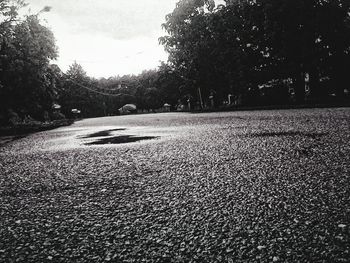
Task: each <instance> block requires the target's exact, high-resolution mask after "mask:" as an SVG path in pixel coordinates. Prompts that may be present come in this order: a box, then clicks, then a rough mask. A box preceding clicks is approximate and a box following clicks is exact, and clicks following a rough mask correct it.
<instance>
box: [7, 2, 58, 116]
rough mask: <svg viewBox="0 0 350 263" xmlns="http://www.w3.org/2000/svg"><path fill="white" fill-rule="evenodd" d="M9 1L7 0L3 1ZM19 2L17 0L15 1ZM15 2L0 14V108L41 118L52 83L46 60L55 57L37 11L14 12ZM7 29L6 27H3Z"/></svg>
mask: <svg viewBox="0 0 350 263" xmlns="http://www.w3.org/2000/svg"><path fill="white" fill-rule="evenodd" d="M5 2H7V3H8V2H9V1H5ZM16 2H17V3H22V2H21V1H16ZM18 8H19V6H13V7H12V8H10V9H9V10H10V11H8V12H9V15H8V16H6V14H8V12H5V13H4V14H3V15H4V16H5V17H7V18H5V20H4V21H3V23H2V24H1V25H2V26H4V27H5V28H6V29H5V31H2V36H3V37H2V42H1V51H0V53H1V54H0V55H1V65H0V68H1V75H0V83H1V85H2V88H1V93H2V95H3V96H2V98H3V101H2V110H1V111H2V112H4V111H6V109H13V110H15V111H16V112H18V113H20V115H23V116H24V115H31V116H32V117H35V118H37V119H43V114H44V112H45V111H49V110H51V106H52V102H53V99H54V97H53V94H54V93H55V92H54V88H55V86H54V85H53V83H52V82H50V81H48V79H50V78H51V76H50V74H51V73H52V72H51V69H50V61H51V60H53V59H55V58H56V57H57V48H56V45H55V39H54V36H53V33H52V32H51V31H50V30H49V29H48V28H46V27H45V26H43V25H41V24H40V20H39V17H38V15H29V16H26V17H25V19H24V20H20V19H18V18H17V16H16V12H17V9H18ZM6 30H7V31H6Z"/></svg>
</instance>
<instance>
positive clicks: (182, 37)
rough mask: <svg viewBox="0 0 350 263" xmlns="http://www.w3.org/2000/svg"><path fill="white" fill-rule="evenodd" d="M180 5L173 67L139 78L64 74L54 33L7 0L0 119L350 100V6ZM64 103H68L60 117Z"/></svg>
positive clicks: (173, 29) (174, 22)
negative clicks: (21, 14) (127, 107)
mask: <svg viewBox="0 0 350 263" xmlns="http://www.w3.org/2000/svg"><path fill="white" fill-rule="evenodd" d="M225 2H226V3H225V4H222V5H216V4H215V2H214V0H180V1H179V2H178V3H177V5H176V7H175V9H174V11H173V12H172V13H170V14H168V15H167V16H166V18H165V19H166V20H165V23H164V24H163V25H162V26H163V28H164V29H165V31H166V32H167V35H166V36H163V37H161V38H160V39H159V40H160V43H161V44H163V45H164V47H165V50H166V51H167V52H168V53H169V59H168V61H167V63H162V64H161V65H160V66H159V68H158V69H157V70H148V71H144V72H142V73H141V74H139V75H138V76H134V75H127V76H121V77H119V76H118V77H111V78H108V79H105V78H102V79H94V78H91V77H89V76H87V74H86V72H85V71H84V70H83V68H82V67H81V66H80V65H79V64H77V63H74V64H72V65H71V67H70V69H69V70H68V71H67V72H66V73H63V72H61V70H60V69H59V68H58V66H56V65H54V64H51V62H52V61H53V60H54V59H55V58H56V57H57V56H58V53H57V48H56V46H55V39H54V35H53V33H52V32H51V31H50V30H49V29H48V28H46V27H45V26H43V25H42V24H41V22H40V19H39V16H40V13H41V12H47V11H50V8H49V7H45V8H44V9H43V10H42V11H41V12H39V13H38V14H35V15H28V16H25V17H23V18H20V17H19V15H18V10H19V9H20V8H22V7H23V6H24V5H25V4H24V2H23V1H22V0H0V120H1V123H2V124H6V123H9V121H10V122H11V121H12V122H14V121H18V120H24V119H26V118H29V116H30V117H32V118H35V119H37V120H41V121H45V120H50V119H56V118H63V117H64V116H63V115H62V113H63V114H64V115H65V116H66V117H73V116H74V114H73V113H72V109H77V110H79V111H80V112H81V116H82V117H91V116H106V115H114V114H118V109H119V108H120V107H122V106H123V105H124V104H127V103H133V104H136V105H137V107H138V109H140V110H146V111H150V110H154V109H158V108H161V107H162V106H163V105H164V104H165V103H169V104H171V105H172V106H173V108H174V107H175V106H176V105H185V106H191V108H192V109H193V108H195V107H196V108H205V107H214V106H217V107H218V106H223V105H226V106H227V105H228V104H229V103H231V104H234V105H270V104H291V103H305V102H311V103H319V102H330V101H331V99H332V100H333V102H334V101H335V100H336V101H341V100H345V99H347V100H348V99H349V95H348V94H349V88H348V81H347V71H348V69H349V68H350V2H349V1H348V0H226V1H225ZM55 105H56V106H57V105H61V109H60V110H59V111H57V107H56V108H55Z"/></svg>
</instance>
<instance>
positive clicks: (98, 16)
mask: <svg viewBox="0 0 350 263" xmlns="http://www.w3.org/2000/svg"><path fill="white" fill-rule="evenodd" d="M177 1H178V0H27V2H28V4H29V7H30V8H31V12H32V13H37V12H39V11H40V10H42V9H43V8H44V7H45V6H50V7H52V9H51V11H50V12H47V13H42V14H41V15H40V17H41V18H42V20H43V22H44V21H46V24H45V25H46V26H47V27H49V28H50V29H51V30H52V31H53V33H54V35H55V38H56V40H57V41H56V42H57V46H58V48H59V58H58V60H57V61H56V62H54V63H57V64H58V65H59V66H60V68H61V69H62V70H63V71H66V70H67V69H68V67H69V65H71V64H72V63H73V62H74V61H77V62H78V63H80V64H81V65H82V66H83V68H84V69H85V71H86V72H87V73H88V74H89V75H90V76H94V77H109V76H115V75H124V74H138V73H140V72H142V70H145V69H151V68H156V67H157V66H158V65H159V61H160V60H162V61H165V60H167V54H166V53H165V51H164V48H163V47H162V46H160V45H159V44H158V38H159V37H160V36H162V35H164V34H165V33H164V32H163V31H162V30H161V24H162V23H163V22H165V15H166V14H168V13H170V12H172V10H173V9H174V7H175V4H176V2H177Z"/></svg>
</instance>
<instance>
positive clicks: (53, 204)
mask: <svg viewBox="0 0 350 263" xmlns="http://www.w3.org/2000/svg"><path fill="white" fill-rule="evenodd" d="M108 261H109V262H349V261H350V108H335V109H297V110H270V111H241V112H226V113H202V114H190V113H163V114H145V115H133V116H117V117H105V118H96V119H85V120H81V121H77V122H76V123H75V124H73V125H72V126H69V127H61V128H59V129H55V130H51V131H45V132H40V133H35V134H31V135H28V136H26V137H24V138H21V139H18V140H15V141H13V142H9V143H6V144H4V145H3V146H2V147H1V148H0V262H108Z"/></svg>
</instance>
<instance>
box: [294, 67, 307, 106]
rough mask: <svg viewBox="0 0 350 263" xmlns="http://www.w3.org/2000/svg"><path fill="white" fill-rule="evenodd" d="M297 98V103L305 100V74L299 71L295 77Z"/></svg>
mask: <svg viewBox="0 0 350 263" xmlns="http://www.w3.org/2000/svg"><path fill="white" fill-rule="evenodd" d="M294 91H295V100H296V103H297V104H302V103H304V102H305V74H304V72H302V71H299V72H297V73H296V74H295V77H294Z"/></svg>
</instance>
